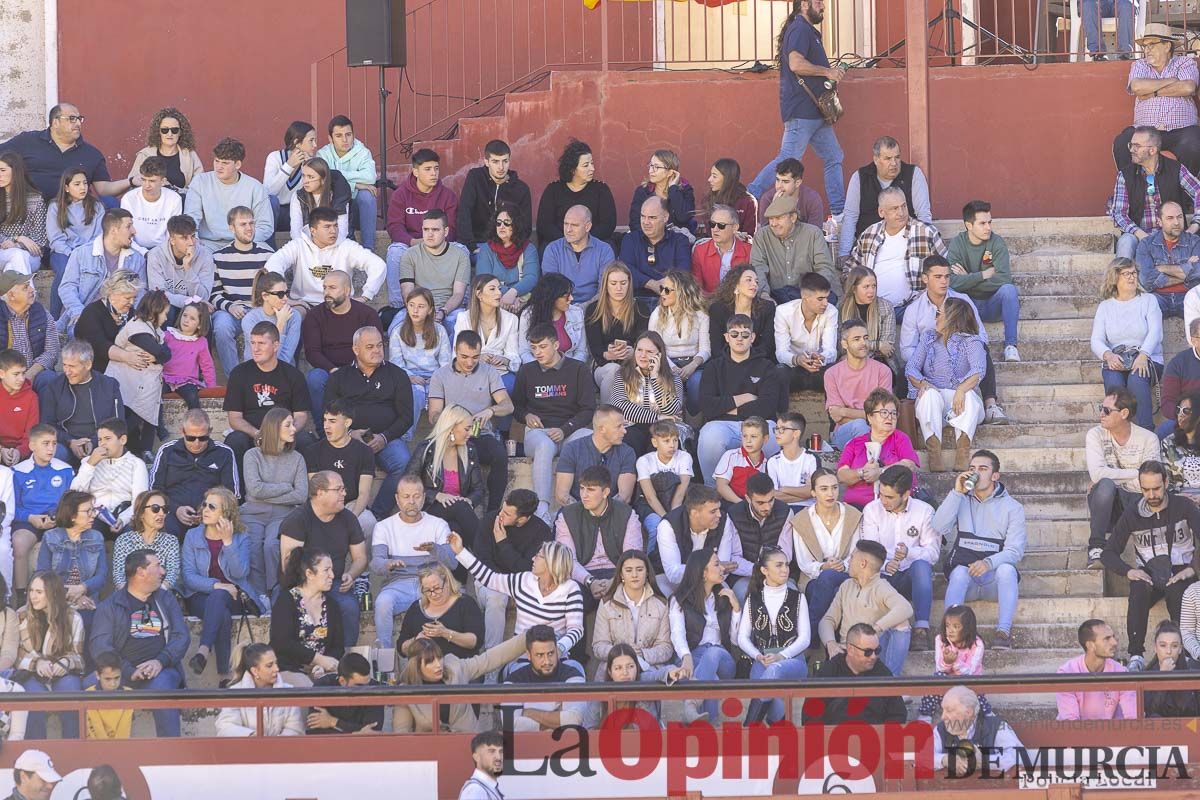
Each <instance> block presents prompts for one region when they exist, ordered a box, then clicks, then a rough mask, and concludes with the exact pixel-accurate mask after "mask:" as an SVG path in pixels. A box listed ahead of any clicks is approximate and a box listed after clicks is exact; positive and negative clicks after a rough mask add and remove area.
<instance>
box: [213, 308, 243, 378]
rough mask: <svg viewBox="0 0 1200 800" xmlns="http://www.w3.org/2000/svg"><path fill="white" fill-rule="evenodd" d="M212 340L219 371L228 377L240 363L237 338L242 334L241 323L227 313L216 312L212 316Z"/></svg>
mask: <svg viewBox="0 0 1200 800" xmlns="http://www.w3.org/2000/svg"><path fill="white" fill-rule="evenodd" d="M212 331H213V332H212V338H213V344H214V345H215V346H216V348H217V358H218V359H219V360H220V362H221V369H223V370H225V374H226V375H228V374H229V373H230V372H232V371H233V368H234V367H236V366H237V365H238V364H240V363H241V362H242V359H240V358H238V346H237V337H238V335H239V334H241V332H242V323H241V321H240V320H236V319H234V318H233V314H230V313H229V312H228V311H216V312H214V313H213V315H212Z"/></svg>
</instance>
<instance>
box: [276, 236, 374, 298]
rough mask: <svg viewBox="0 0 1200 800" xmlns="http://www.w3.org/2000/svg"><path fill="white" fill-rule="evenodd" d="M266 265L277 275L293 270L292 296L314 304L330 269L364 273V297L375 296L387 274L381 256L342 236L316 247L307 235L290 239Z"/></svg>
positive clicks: (320, 296) (323, 290)
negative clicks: (339, 239) (338, 239)
mask: <svg viewBox="0 0 1200 800" xmlns="http://www.w3.org/2000/svg"><path fill="white" fill-rule="evenodd" d="M266 268H267V270H268V271H270V272H278V273H279V274H280V275H283V274H284V273H286V272H287V271H288V270H289V269H290V270H292V273H293V277H292V292H291V296H292V299H293V300H303V301H304V302H306V303H312V304H314V305H315V304H317V303H320V302H322V301H324V299H325V289H324V287H323V286H322V284H321V282H322V281H323V280H324V278H325V275H326V274H328V272H329V271H330V270H331V269H337V270H341V271H342V272H345V273H346V274H347V275H350V276H353V275H354V270H356V269H359V270H362V271H363V272H365V273H367V282H366V284H365V285H364V286H363V291H362V293H363V297H365V298H366V299H367V300H370V299H372V298H374V297H375V294H376V293H377V292H378V291H379V287H380V286H382V285H383V279H384V277H385V276H386V274H387V266H386V265H385V264H384V263H383V259H382V258H380V257H379V256H377V255H375V254H374V253H372V252H371V251H370V250H367V249H366V248H364V247H363V246H362V245H360V244H359V243H358V242H356V241H354V240H353V239H342V240H341V241H340V242H337V243H336V244H333V245H331V246H329V247H325V248H319V247H317V246H316V245H315V244H313V242H312V240H311V239H308V238H306V237H301V238H299V239H292V240H291V241H290V242H288V243H287V244H285V245H284V246H283V247H281V248H279V250H278V252H276V253H275V254H274V255H272V256H271V257H270V258H268V259H267V264H266Z"/></svg>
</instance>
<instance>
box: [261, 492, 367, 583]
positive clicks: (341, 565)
mask: <svg viewBox="0 0 1200 800" xmlns="http://www.w3.org/2000/svg"><path fill="white" fill-rule="evenodd" d="M279 535H280V536H290V537H291V538H293V539H295V540H296V541H298V542H303V543H304V544H305V545H306V546H308V547H317V548H320V549H321V550H324V551H325V552H326V553H329V557H330V558H331V559H332V560H333V585H334V588H337V585H338V581H340V580H341V579H342V573H344V572H345V571H346V559H347V558H348V557H349V555H350V545H353V544H362V543H363V541H365V540H364V539H363V532H362V526H361V525H359V524H358V519H357V518H356V517H355V516H354V514H353V513H351V511H350V510H349V509H346V508H343V509H342V510H341V511H339V512H338V513H337V515H336V516H335V517H334V518H333V519H331V520H329V522H322V521H321V520H320V519H319V518H318V517H317V515H316V514H314V513H313V510H312V503H305V504H304V505H302V506H300V507H299V508H297V509H296V510H295V511H293V512H292V513H291V514H288V515H287V517H286V518H285V519H284V520H283V524H281V525H280V526H279Z"/></svg>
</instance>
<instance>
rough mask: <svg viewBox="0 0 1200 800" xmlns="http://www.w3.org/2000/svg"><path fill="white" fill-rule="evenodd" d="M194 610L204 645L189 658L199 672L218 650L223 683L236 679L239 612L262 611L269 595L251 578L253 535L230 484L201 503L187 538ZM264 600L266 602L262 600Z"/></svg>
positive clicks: (186, 572)
mask: <svg viewBox="0 0 1200 800" xmlns="http://www.w3.org/2000/svg"><path fill="white" fill-rule="evenodd" d="M180 589H181V591H182V594H183V597H184V600H185V601H186V602H187V609H188V613H189V614H191V615H193V616H196V617H199V618H200V621H201V625H200V647H199V649H198V650H197V651H196V654H195V655H193V656H192V657H191V659H189V660H188V667H190V668H191V670H192V672H193V673H195V674H196V675H201V674H203V673H204V669H205V667H207V666H208V656H209V654H210V653H212V652H213V650H216V652H217V678H218V680H219V681H220V685H221V688H225V687H226V686H227V685H229V683H230V681H231V680H232V679H233V672H232V668H231V666H230V655H231V650H232V643H233V615H234V614H262V613H264V612H265V611H266V610H267V609H266V608H265V605H266V598H265V596H263V597H261V599H260V595H262V592H261V591H260V590H258V589H256V588H255V587H254V586H253V585H252V584H251V583H250V536H249V535H248V534H247V533H246V531H245V528H244V527H243V525H242V518H241V514H240V513H239V512H238V504H237V498H236V497H234V496H233V492H231V491H229V490H228V489H226V488H225V487H224V486H218V487H217V488H215V489H209V490H208V492H207V493H205V495H204V501H203V502H202V503H201V504H200V524H199V525H197V526H196V527H194V528H192V529H191V530H190V531H188V532H187V535H186V536H185V537H184V539H183V584H182V586H181V587H180ZM260 603H261V604H262V605H260Z"/></svg>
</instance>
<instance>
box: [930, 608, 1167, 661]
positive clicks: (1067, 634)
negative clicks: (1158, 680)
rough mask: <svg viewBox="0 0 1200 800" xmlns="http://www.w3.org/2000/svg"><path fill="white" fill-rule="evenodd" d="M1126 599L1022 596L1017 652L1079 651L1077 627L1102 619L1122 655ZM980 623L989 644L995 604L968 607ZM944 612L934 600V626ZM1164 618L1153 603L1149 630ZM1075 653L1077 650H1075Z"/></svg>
mask: <svg viewBox="0 0 1200 800" xmlns="http://www.w3.org/2000/svg"><path fill="white" fill-rule="evenodd" d="M1128 603H1129V600H1128V598H1127V597H1124V596H1122V597H1098V596H1097V597H1062V598H1056V599H1055V601H1054V602H1052V603H1051V602H1047V598H1044V597H1026V596H1024V595H1023V596H1022V597H1020V599H1018V600H1017V613H1016V615H1015V616H1014V617H1013V639H1014V644H1015V645H1016V647H1017V648H1037V647H1062V648H1071V647H1074V648H1078V630H1079V625H1080V623H1082V622H1083V621H1084V620H1087V619H1093V618H1094V619H1102V620H1104V621H1105V622H1107V623H1108V624H1109V625H1111V626H1112V629H1113V632H1114V633H1115V634H1116V636H1117V641H1118V642H1120V652H1121V653H1122V654H1123V653H1124V652H1125V647H1126V645H1127V644H1128V641H1129V633H1128V631H1127V630H1126V627H1125V611H1126V606H1127V605H1128ZM969 605H970V606H971V609H972V610H973V611H974V612H975V618H976V619H977V620H978V622H979V627H980V631H981V633H980V635H981V636H983V637H984V641H988V639H989V637H990V636H991V634H992V633H993V632H994V631H995V629H996V619H997V617H996V615H997V613H998V610H999V608H998V604H997V603H995V602H992V601H986V600H977V601H972V602H971V603H970V604H969ZM943 611H944V607H943V603H942V601H941V599H937V598H936V597H935V600H934V603H933V608H932V613H931V614H930V616H931V617H932V619H933V620H935V621H934V622H933V624H934V625H937V624H938V623H939V622H940V621H941V619H942V612H943ZM1166 618H1167V609H1166V606H1165V604H1163V603H1155V605H1154V607H1153V608H1151V609H1150V622H1149V627H1148V630H1154V626H1155V625H1157V624H1158V623H1159V622H1160V621H1161V620H1163V619H1166ZM1076 652H1078V649H1076Z"/></svg>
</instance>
